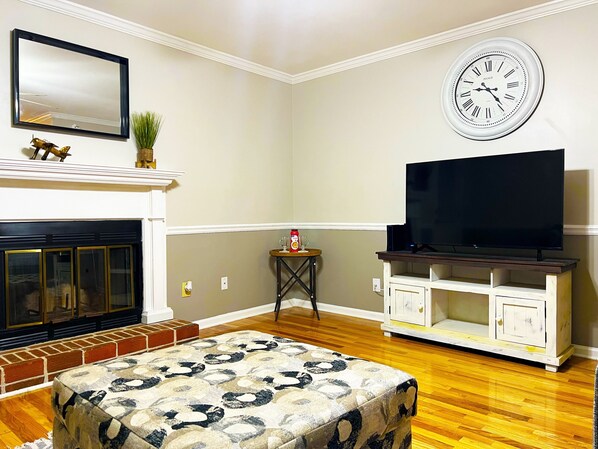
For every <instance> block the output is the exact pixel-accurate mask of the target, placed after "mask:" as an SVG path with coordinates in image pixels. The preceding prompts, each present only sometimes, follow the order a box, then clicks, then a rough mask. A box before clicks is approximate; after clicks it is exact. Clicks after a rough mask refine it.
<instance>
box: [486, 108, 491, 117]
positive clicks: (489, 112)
mask: <svg viewBox="0 0 598 449" xmlns="http://www.w3.org/2000/svg"><path fill="white" fill-rule="evenodd" d="M486 118H492V111H491V110H490V108H486Z"/></svg>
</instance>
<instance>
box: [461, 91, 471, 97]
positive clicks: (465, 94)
mask: <svg viewBox="0 0 598 449" xmlns="http://www.w3.org/2000/svg"><path fill="white" fill-rule="evenodd" d="M465 97H471V91H470V90H468V91H467V92H463V93H462V94H461V98H465Z"/></svg>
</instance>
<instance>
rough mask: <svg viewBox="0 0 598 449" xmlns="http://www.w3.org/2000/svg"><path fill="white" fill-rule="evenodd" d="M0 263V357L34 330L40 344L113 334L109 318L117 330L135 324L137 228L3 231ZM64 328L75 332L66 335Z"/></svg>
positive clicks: (108, 224) (108, 225) (113, 224)
mask: <svg viewBox="0 0 598 449" xmlns="http://www.w3.org/2000/svg"><path fill="white" fill-rule="evenodd" d="M18 225H22V226H24V228H23V227H20V226H18ZM40 231H42V232H44V234H41V233H40ZM2 255H3V257H2ZM0 258H1V259H0V272H2V271H3V273H4V275H3V276H2V277H1V278H0V279H1V281H0V283H2V284H3V287H4V288H2V289H1V291H0V299H3V301H2V305H3V307H2V308H3V309H4V311H5V314H4V319H0V349H2V348H3V347H6V346H7V345H8V346H15V344H13V343H8V344H7V343H6V341H5V342H4V344H3V339H4V340H6V339H7V338H8V339H10V338H13V337H17V340H19V336H22V335H24V334H23V331H26V328H33V329H36V328H35V326H37V328H39V329H42V330H43V331H44V332H46V334H47V335H46V337H43V336H42V337H36V338H37V339H38V340H39V339H42V340H44V339H51V338H53V334H54V333H55V332H54V331H56V330H58V331H59V333H60V335H61V336H63V335H69V334H71V333H73V334H74V333H84V331H85V329H87V331H88V332H89V331H94V330H96V329H101V328H109V327H116V325H114V326H112V324H111V323H112V322H111V321H110V320H111V319H112V320H113V318H106V317H111V316H112V317H116V318H118V319H117V321H118V320H120V321H118V323H119V324H120V325H123V323H122V321H123V319H124V320H125V321H127V317H132V316H134V317H135V319H134V321H135V322H139V318H140V313H141V301H140V296H141V291H142V289H141V283H142V275H141V224H140V222H138V221H102V222H68V223H64V222H45V223H39V222H38V223H20V224H18V223H0ZM2 268H3V270H2ZM129 321H130V320H129ZM68 322H71V323H73V325H72V327H73V329H72V331H65V330H64V329H65V325H66V324H65V323H68ZM129 324H130V323H129ZM35 332H37V331H35ZM35 332H34V333H35ZM25 340H26V338H25ZM18 345H19V344H16V346H18Z"/></svg>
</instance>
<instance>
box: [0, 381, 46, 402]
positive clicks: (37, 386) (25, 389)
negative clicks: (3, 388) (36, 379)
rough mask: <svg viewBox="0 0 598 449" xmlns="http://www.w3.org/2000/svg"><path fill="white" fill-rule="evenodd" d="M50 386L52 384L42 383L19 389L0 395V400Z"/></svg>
mask: <svg viewBox="0 0 598 449" xmlns="http://www.w3.org/2000/svg"><path fill="white" fill-rule="evenodd" d="M51 386H52V382H44V383H43V384H37V385H33V386H31V387H25V388H21V389H19V390H15V391H9V392H8V393H4V394H0V399H6V398H9V397H11V396H16V395H17V394H23V393H28V392H30V391H35V390H41V389H42V388H48V387H51Z"/></svg>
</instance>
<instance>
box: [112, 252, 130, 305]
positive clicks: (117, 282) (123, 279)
mask: <svg viewBox="0 0 598 449" xmlns="http://www.w3.org/2000/svg"><path fill="white" fill-rule="evenodd" d="M108 254H109V256H108V260H109V265H108V270H109V272H110V275H109V277H108V279H109V290H110V311H111V312H114V311H117V310H122V309H129V308H131V307H133V305H134V303H135V302H134V297H133V247H132V246H130V245H128V246H111V247H108Z"/></svg>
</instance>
